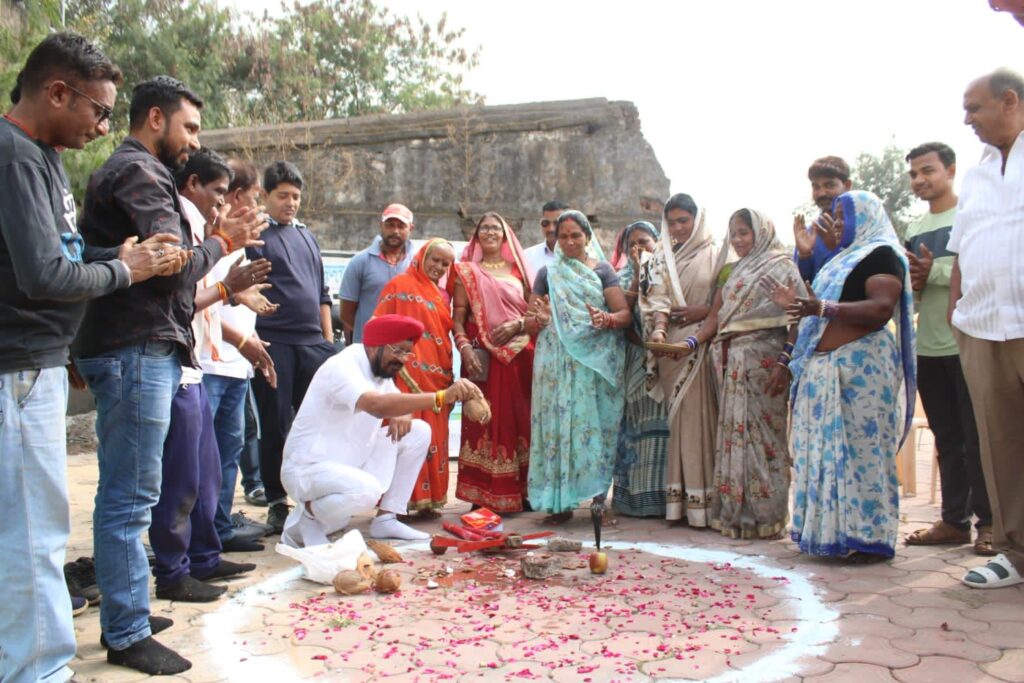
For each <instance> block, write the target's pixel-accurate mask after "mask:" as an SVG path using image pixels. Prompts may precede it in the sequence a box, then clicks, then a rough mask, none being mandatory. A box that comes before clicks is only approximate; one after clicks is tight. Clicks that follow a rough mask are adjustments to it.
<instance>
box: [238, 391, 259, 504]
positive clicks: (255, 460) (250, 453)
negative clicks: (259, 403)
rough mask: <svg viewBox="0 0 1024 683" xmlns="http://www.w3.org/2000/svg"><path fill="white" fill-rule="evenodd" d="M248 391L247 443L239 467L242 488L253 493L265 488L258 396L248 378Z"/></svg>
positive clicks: (246, 398)
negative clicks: (262, 472)
mask: <svg viewBox="0 0 1024 683" xmlns="http://www.w3.org/2000/svg"><path fill="white" fill-rule="evenodd" d="M246 385H247V387H248V391H246V394H245V445H244V446H243V447H242V456H241V457H240V458H239V459H238V469H239V470H241V472H242V490H243V491H245V492H246V493H252V492H253V491H255V490H256V489H261V488H263V479H262V478H260V418H259V416H258V414H257V412H256V397H255V396H253V393H252V382H249V381H248V380H246Z"/></svg>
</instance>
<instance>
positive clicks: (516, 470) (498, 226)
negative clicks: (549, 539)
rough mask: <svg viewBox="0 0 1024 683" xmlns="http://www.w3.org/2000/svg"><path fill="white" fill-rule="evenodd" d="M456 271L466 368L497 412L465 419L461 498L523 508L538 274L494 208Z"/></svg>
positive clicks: (458, 338) (457, 318)
mask: <svg viewBox="0 0 1024 683" xmlns="http://www.w3.org/2000/svg"><path fill="white" fill-rule="evenodd" d="M454 270H455V283H454V293H455V294H454V296H455V301H454V321H453V322H454V329H455V343H456V346H457V347H458V350H459V354H460V357H461V360H462V368H463V371H462V375H463V376H464V377H468V378H470V379H472V380H473V381H475V382H476V384H477V385H478V386H479V387H480V390H481V391H483V392H484V396H485V397H486V398H487V400H488V401H490V402H491V415H492V417H491V421H490V422H489V423H488V424H485V425H482V424H478V423H476V422H472V421H470V420H467V419H466V418H465V416H463V418H462V440H461V444H460V448H459V478H458V482H457V484H456V487H455V497H456V498H458V499H459V500H464V501H467V502H470V503H473V504H474V506H482V507H486V508H488V509H490V510H493V511H495V512H499V513H508V512H520V511H522V510H523V503H524V500H525V498H526V490H527V479H526V475H527V470H528V465H529V459H530V391H531V386H532V383H533V339H532V338H531V336H530V335H531V332H532V333H533V334H536V330H531V329H530V325H529V324H528V323H527V322H526V320H525V318H526V308H527V301H528V299H529V295H530V291H531V290H532V288H533V274H532V273H531V272H530V271H529V270H528V266H527V264H526V260H525V259H524V258H523V250H522V247H520V246H519V241H518V240H517V239H516V236H515V235H514V234H513V233H512V230H511V229H510V228H509V227H508V223H506V222H505V219H504V218H502V217H501V216H499V215H498V214H496V213H492V212H489V213H485V214H484V215H483V217H482V218H481V219H480V221H479V222H478V223H477V225H476V232H475V233H474V234H473V239H472V240H470V242H469V246H467V247H466V249H465V251H463V252H462V260H461V261H460V262H459V263H456V264H455V269H454ZM484 358H486V360H483V359H484ZM484 366H486V370H485V367H484ZM484 371H485V372H486V379H481V373H482V372H484Z"/></svg>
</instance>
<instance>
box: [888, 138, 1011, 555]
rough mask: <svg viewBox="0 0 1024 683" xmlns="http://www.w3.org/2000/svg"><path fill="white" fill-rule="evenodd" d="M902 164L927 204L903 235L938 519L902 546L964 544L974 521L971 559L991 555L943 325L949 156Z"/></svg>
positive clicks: (952, 170)
mask: <svg viewBox="0 0 1024 683" xmlns="http://www.w3.org/2000/svg"><path fill="white" fill-rule="evenodd" d="M907 161H908V162H909V163H910V186H911V189H912V190H913V191H914V194H915V195H917V197H918V198H920V199H923V200H925V201H926V202H928V213H926V214H925V215H923V216H921V217H920V218H918V219H917V220H916V221H914V222H913V223H912V224H911V225H910V227H909V228H908V229H907V234H906V248H907V258H908V259H909V261H910V281H911V286H912V287H913V289H914V296H915V298H916V299H917V311H918V320H917V389H918V392H919V393H920V395H921V403H922V404H923V406H924V412H925V415H926V416H927V417H928V426H929V427H930V428H931V430H932V433H933V434H934V435H935V447H936V449H937V450H938V452H939V478H940V480H941V482H942V519H940V520H939V521H937V522H935V524H933V525H932V527H931V528H930V529H919V530H917V531H915V532H914V533H912V534H910V535H909V536H907V544H908V545H941V544H947V543H948V544H962V543H970V541H971V517H972V515H973V516H976V517H977V518H978V519H977V529H978V536H977V539H976V540H975V542H974V552H975V553H977V554H978V555H995V554H996V553H995V551H993V550H992V510H991V508H990V507H989V502H988V494H987V492H986V490H985V477H984V474H983V473H982V470H981V456H980V450H979V445H978V429H977V427H976V426H975V422H974V410H973V408H972V407H971V398H970V395H969V394H968V392H967V383H966V381H965V380H964V373H963V370H961V368H960V355H959V351H958V350H957V345H956V340H955V339H954V338H953V330H952V328H950V326H949V322H948V321H947V319H946V309H947V306H948V305H949V278H950V274H951V273H952V270H953V253H952V252H950V251H949V250H948V249H947V248H946V243H947V242H948V241H949V233H950V231H951V230H952V229H953V216H954V215H955V214H956V205H957V196H956V194H955V193H954V192H953V177H954V176H955V175H956V155H955V154H954V152H953V150H952V149H950V147H949V146H948V145H945V144H943V143H941V142H929V143H926V144H923V145H920V146H918V147H915V148H914V149H912V150H911V151H910V154H908V155H907Z"/></svg>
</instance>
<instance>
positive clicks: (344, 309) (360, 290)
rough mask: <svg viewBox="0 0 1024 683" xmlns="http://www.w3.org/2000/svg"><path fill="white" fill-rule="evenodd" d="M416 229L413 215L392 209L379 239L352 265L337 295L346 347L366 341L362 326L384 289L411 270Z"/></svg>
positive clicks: (395, 206)
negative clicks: (413, 237)
mask: <svg viewBox="0 0 1024 683" xmlns="http://www.w3.org/2000/svg"><path fill="white" fill-rule="evenodd" d="M413 227H414V225H413V216H412V211H410V210H409V209H407V208H406V207H404V206H402V205H401V204H391V205H389V206H388V207H387V208H386V209H384V212H383V213H382V214H381V217H380V235H378V236H377V237H375V238H374V240H373V244H371V245H370V246H369V247H368V248H366V249H364V250H363V251H361V252H359V253H358V254H356V255H355V256H353V257H352V260H351V261H349V264H348V266H347V267H346V268H345V274H344V275H343V276H342V278H341V291H340V292H339V293H338V296H339V298H340V299H341V325H342V327H343V328H344V330H343V331H344V333H345V343H346V344H358V343H360V342H361V341H362V340H363V326H364V325H366V321H367V320H369V319H370V318H371V317H372V316H373V311H374V309H376V308H377V299H379V298H380V292H381V290H382V289H384V285H386V284H387V283H388V282H389V281H390V280H391V278H393V277H395V276H396V275H401V274H402V273H404V272H405V269H406V268H408V267H409V261H410V260H412V249H410V248H409V236H410V234H411V233H412V229H413Z"/></svg>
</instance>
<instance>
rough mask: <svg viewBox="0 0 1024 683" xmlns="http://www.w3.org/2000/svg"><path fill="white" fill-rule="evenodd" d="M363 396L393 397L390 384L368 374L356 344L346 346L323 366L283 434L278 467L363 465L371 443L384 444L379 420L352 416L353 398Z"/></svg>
mask: <svg viewBox="0 0 1024 683" xmlns="http://www.w3.org/2000/svg"><path fill="white" fill-rule="evenodd" d="M368 391H374V392H377V393H381V394H397V393H399V392H398V387H396V386H395V382H394V380H391V379H386V378H383V377H377V376H375V375H374V374H373V369H372V368H371V366H370V360H369V358H367V357H366V348H365V347H364V346H363V345H362V344H351V345H349V346H347V347H346V348H345V349H344V350H343V351H342V352H341V353H338V354H336V355H334V356H331V357H330V358H328V359H327V360H326V361H324V364H323V365H321V366H320V369H319V370H317V371H316V374H315V375H313V381H312V382H310V383H309V389H308V390H307V391H306V397H305V398H304V399H303V400H302V407H300V408H299V412H298V414H297V415H296V416H295V421H294V422H293V423H292V427H291V431H289V432H288V440H287V441H286V442H285V445H284V462H285V464H284V466H285V467H294V466H298V467H301V466H303V465H313V464H317V463H320V462H324V461H326V460H330V461H334V462H338V463H340V464H342V465H349V466H351V467H362V466H363V465H365V464H366V460H367V458H369V457H370V456H371V455H373V451H374V448H373V446H374V444H375V442H376V440H377V439H381V438H384V439H386V438H387V435H386V433H385V431H384V430H383V429H381V425H382V420H381V419H380V418H379V417H374V416H373V415H370V414H369V413H367V412H364V411H360V410H356V403H357V402H358V401H359V397H360V396H362V395H363V394H365V393H366V392H368Z"/></svg>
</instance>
